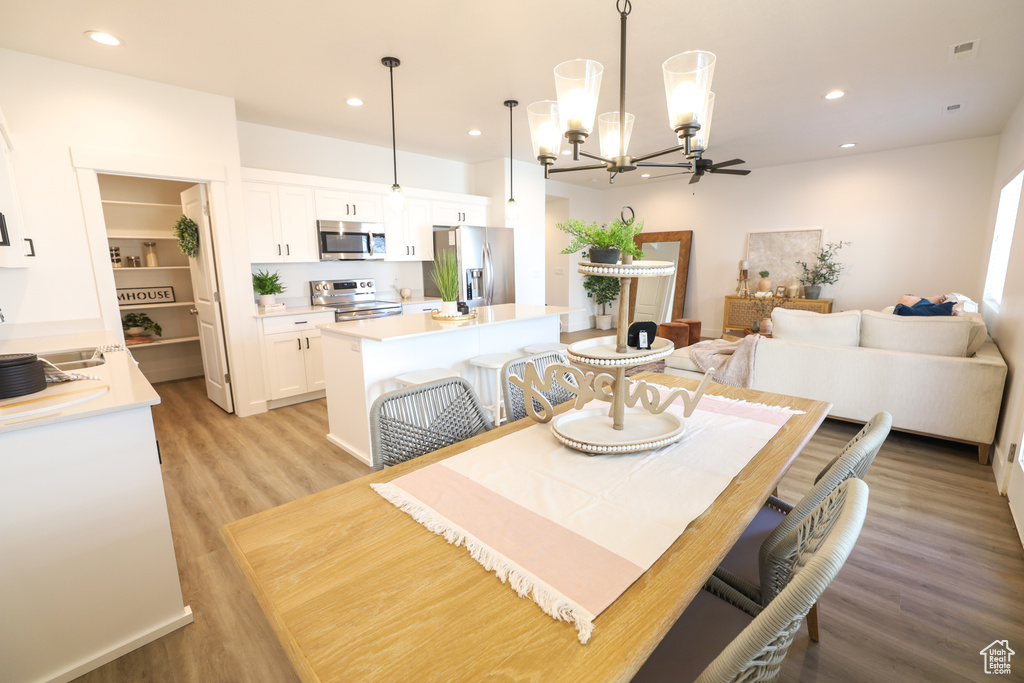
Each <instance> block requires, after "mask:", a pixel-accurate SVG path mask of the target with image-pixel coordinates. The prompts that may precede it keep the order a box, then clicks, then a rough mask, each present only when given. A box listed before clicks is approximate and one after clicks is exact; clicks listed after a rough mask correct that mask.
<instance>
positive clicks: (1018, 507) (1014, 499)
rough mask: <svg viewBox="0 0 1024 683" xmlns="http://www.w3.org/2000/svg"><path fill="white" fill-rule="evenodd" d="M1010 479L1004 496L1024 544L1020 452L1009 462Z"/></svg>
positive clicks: (1023, 465) (1023, 474) (1023, 482)
mask: <svg viewBox="0 0 1024 683" xmlns="http://www.w3.org/2000/svg"><path fill="white" fill-rule="evenodd" d="M1009 467H1010V481H1009V483H1008V484H1007V486H1006V497H1007V499H1008V500H1009V501H1010V513H1011V514H1012V515H1013V521H1014V523H1015V524H1016V525H1017V533H1018V535H1020V542H1021V544H1024V461H1022V458H1021V454H1020V453H1018V454H1017V458H1016V460H1014V462H1011V463H1010V464H1009Z"/></svg>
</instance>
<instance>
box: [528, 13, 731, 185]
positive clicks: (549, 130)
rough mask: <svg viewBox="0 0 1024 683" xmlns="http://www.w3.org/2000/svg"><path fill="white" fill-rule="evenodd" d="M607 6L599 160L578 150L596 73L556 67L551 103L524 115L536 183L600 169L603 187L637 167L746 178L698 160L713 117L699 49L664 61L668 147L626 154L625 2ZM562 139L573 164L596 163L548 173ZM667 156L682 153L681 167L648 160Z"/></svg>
mask: <svg viewBox="0 0 1024 683" xmlns="http://www.w3.org/2000/svg"><path fill="white" fill-rule="evenodd" d="M615 7H616V11H618V13H619V17H620V27H621V29H620V39H619V109H618V111H612V112H606V113H603V114H601V115H600V116H598V117H597V120H598V137H599V139H600V152H601V153H600V155H597V154H592V153H590V152H587V151H585V150H583V149H581V147H582V145H583V143H584V142H586V140H587V138H588V137H589V136H590V134H591V133H592V131H593V128H594V117H595V114H596V112H597V101H598V95H599V93H600V88H601V76H602V74H603V72H604V67H602V66H601V64H599V63H598V62H595V61H593V60H590V59H573V60H569V61H567V62H562V63H561V64H559V65H558V66H556V67H555V69H554V73H555V93H556V95H557V97H558V101H557V103H556V102H552V101H549V100H548V101H542V102H534V103H533V104H531V105H530V106H529V107H527V109H526V111H527V115H528V118H529V122H530V137H531V139H532V141H533V153H534V156H535V157H536V158H537V160H538V161H540V163H541V164H542V165H543V166H544V177H545V178H547V177H549V174H550V173H560V172H565V171H584V170H589V169H599V168H603V169H605V170H607V171H608V172H609V173H610V174H611V177H610V180H611V181H612V182H614V181H615V176H616V175H617V174H619V173H624V172H626V171H633V170H635V169H636V168H638V167H641V166H657V167H663V168H674V169H677V171H676V172H679V171H680V170H682V171H684V172H685V171H687V170H689V171H691V172H692V173H694V175H695V177H696V178H699V177H700V176H702V175H703V174H704V173H705V172H712V173H715V172H719V173H731V174H734V175H746V174H747V173H749V171H746V170H729V171H720V170H719V168H721V167H724V166H733V165H735V164H738V163H743V161H742V160H740V159H733V160H731V161H729V162H723V163H722V164H713V162H711V161H710V160H707V159H703V158H702V157H701V155H702V154H703V153H704V152H705V151H706V150H707V148H708V141H709V139H710V131H711V116H712V114H713V113H714V93H712V92H711V81H712V78H713V77H714V74H715V61H716V57H715V55H714V54H713V53H711V52H706V51H704V50H690V51H687V52H683V53H680V54H677V55H675V56H673V57H670V58H668V59H667V60H665V62H664V63H663V64H662V75H663V77H664V82H665V100H666V104H667V105H668V119H669V127H670V128H671V130H672V131H673V132H674V133H675V135H676V145H675V146H673V147H669V148H668V149H663V150H659V151H656V152H653V153H650V154H643V155H639V156H631V155H630V154H629V151H628V150H629V139H630V136H631V134H632V132H633V123H634V118H635V117H634V116H633V114H630V113H627V111H626V19H627V17H628V16H629V13H630V11H631V5H630V1H629V0H617V2H616V5H615ZM563 138H564V139H565V140H566V141H567V142H568V143H569V144H570V145H571V146H572V158H573V161H579V160H580V157H587V158H589V159H594V160H595V161H597V162H599V163H596V164H586V165H575V166H567V167H563V168H553V166H554V164H555V161H556V160H557V159H558V154H559V151H560V146H561V141H562V139H563ZM673 152H682V154H683V155H684V160H683V161H679V162H665V161H650V160H651V159H655V158H656V157H660V156H664V155H666V154H671V153H673ZM696 178H695V179H696ZM691 182H693V181H691Z"/></svg>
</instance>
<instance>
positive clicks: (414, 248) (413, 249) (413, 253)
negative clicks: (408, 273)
mask: <svg viewBox="0 0 1024 683" xmlns="http://www.w3.org/2000/svg"><path fill="white" fill-rule="evenodd" d="M412 255H413V256H415V255H416V247H413V248H412Z"/></svg>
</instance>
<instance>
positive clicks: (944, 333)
mask: <svg viewBox="0 0 1024 683" xmlns="http://www.w3.org/2000/svg"><path fill="white" fill-rule="evenodd" d="M860 319H861V326H860V345H861V346H864V347H867V348H872V349H883V350H887V351H904V352H907V353H922V354H926V355H930V356H967V355H969V353H968V351H969V350H970V349H971V347H972V344H971V342H972V341H975V340H976V336H977V335H978V334H979V330H978V326H977V325H976V323H975V321H974V320H971V319H970V317H968V316H953V317H949V318H917V317H910V318H907V317H902V316H898V315H892V314H888V313H880V312H878V311H862V312H861V318H860ZM980 332H981V334H982V339H981V341H982V342H984V341H985V340H984V325H981V330H980ZM978 346H980V344H978Z"/></svg>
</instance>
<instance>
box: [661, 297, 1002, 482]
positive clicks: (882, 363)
mask: <svg viewBox="0 0 1024 683" xmlns="http://www.w3.org/2000/svg"><path fill="white" fill-rule="evenodd" d="M772 322H773V323H774V329H773V330H772V335H773V338H772V339H766V338H765V339H761V340H760V341H759V342H758V347H757V353H756V355H755V363H754V380H753V383H752V385H751V388H753V389H759V390H762V391H771V392H775V393H779V394H789V395H791V396H802V397H806V398H813V399H818V400H822V401H830V402H831V403H832V409H831V411H829V415H830V417H836V418H842V419H849V420H854V421H858V422H864V421H867V420H868V419H870V418H871V416H873V415H874V414H875V413H877V412H878V411H880V410H885V411H887V412H889V413H890V414H891V415H892V422H893V428H894V429H899V430H903V431H907V432H914V433H918V434H925V435H929V436H937V437H940V438H943V439H951V440H954V441H962V442H965V443H970V444H973V445H976V446H977V447H978V458H979V461H980V462H982V463H983V464H984V463H987V462H988V458H989V448H990V446H991V444H992V441H993V439H994V437H995V430H996V422H997V420H998V418H999V408H1000V405H1001V404H1002V398H1003V383H1004V382H1005V380H1006V362H1005V361H1004V360H1003V357H1002V355H1000V353H999V349H998V348H997V347H996V345H995V344H994V343H993V342H992V341H991V340H990V339H989V338H988V334H987V331H986V329H985V323H984V322H983V321H982V319H981V316H980V315H978V314H977V313H968V314H964V315H961V316H952V317H935V318H926V317H903V316H897V315H892V313H891V312H889V311H883V312H879V311H845V312H842V313H832V314H828V315H822V314H819V313H812V312H809V311H796V310H787V309H783V308H776V309H775V310H774V311H773V312H772ZM665 366H666V368H665V372H666V373H668V374H671V375H679V376H683V377H694V378H699V377H700V376H701V375H700V371H699V370H698V369H697V367H696V366H695V365H694V364H693V363H692V361H690V358H689V351H688V349H687V348H683V349H679V350H677V351H676V352H675V353H674V354H672V355H671V356H669V357H668V358H667V359H666V360H665Z"/></svg>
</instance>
